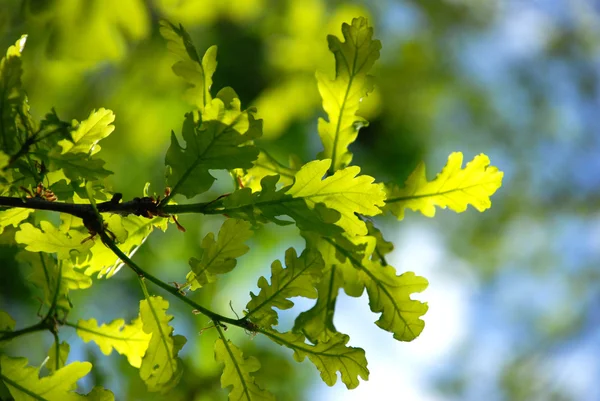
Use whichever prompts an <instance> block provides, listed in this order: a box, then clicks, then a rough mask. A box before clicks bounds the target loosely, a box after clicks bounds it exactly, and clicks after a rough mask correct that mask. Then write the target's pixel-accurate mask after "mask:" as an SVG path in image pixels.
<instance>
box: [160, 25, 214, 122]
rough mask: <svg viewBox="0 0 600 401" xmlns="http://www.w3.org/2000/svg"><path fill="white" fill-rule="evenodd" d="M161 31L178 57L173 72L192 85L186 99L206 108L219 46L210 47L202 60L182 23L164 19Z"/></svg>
mask: <svg viewBox="0 0 600 401" xmlns="http://www.w3.org/2000/svg"><path fill="white" fill-rule="evenodd" d="M160 33H161V35H162V36H163V37H164V38H165V39H166V40H167V48H168V49H169V50H170V51H171V52H173V53H174V54H175V55H176V56H177V58H178V61H177V62H176V63H175V64H173V67H172V68H173V72H174V73H175V75H177V76H179V77H181V78H183V80H185V82H186V83H187V84H188V85H189V86H190V88H189V89H188V90H187V91H186V96H185V97H186V100H187V101H188V102H189V103H190V104H192V105H193V106H195V107H197V108H198V110H201V111H202V110H204V106H206V105H207V104H209V103H210V102H211V100H212V97H211V95H210V87H211V86H212V76H213V74H214V73H215V70H216V69H217V46H211V47H209V48H208V50H207V51H206V53H205V54H204V57H202V61H200V57H199V56H198V52H197V51H196V48H195V47H194V44H193V43H192V39H191V37H190V35H189V34H188V33H187V32H186V30H185V29H184V28H183V27H182V26H181V25H179V26H175V25H173V24H172V23H170V22H168V21H164V20H163V21H161V22H160Z"/></svg>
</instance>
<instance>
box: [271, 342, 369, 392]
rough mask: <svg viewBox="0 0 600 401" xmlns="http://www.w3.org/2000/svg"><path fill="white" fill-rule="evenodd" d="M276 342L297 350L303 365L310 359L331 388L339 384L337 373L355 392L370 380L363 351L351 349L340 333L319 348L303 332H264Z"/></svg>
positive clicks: (298, 358) (298, 359)
mask: <svg viewBox="0 0 600 401" xmlns="http://www.w3.org/2000/svg"><path fill="white" fill-rule="evenodd" d="M261 333H263V334H265V335H266V336H268V337H269V338H271V339H272V340H273V341H275V342H276V343H278V344H280V345H283V346H285V347H287V348H290V349H292V350H294V359H295V360H296V361H298V362H302V361H303V360H304V358H306V357H308V359H309V360H310V361H311V362H312V363H313V364H314V365H315V366H316V367H317V369H318V370H319V372H321V379H322V380H323V381H324V382H325V384H327V385H328V386H333V385H334V384H335V382H336V381H337V372H340V374H341V376H342V382H343V383H344V384H345V385H346V387H347V388H348V389H353V388H356V387H357V386H358V384H359V383H360V382H359V380H358V378H359V377H361V378H362V379H363V380H367V379H368V378H369V369H367V358H366V357H365V351H364V350H363V349H362V348H354V347H348V346H347V345H346V344H347V343H348V340H350V337H348V336H347V335H345V334H341V333H336V334H334V335H332V336H331V338H330V339H329V340H328V341H326V342H325V341H323V342H319V343H318V344H316V345H311V344H307V343H306V342H305V338H304V335H303V334H302V333H293V332H287V333H278V332H276V331H266V330H265V331H261Z"/></svg>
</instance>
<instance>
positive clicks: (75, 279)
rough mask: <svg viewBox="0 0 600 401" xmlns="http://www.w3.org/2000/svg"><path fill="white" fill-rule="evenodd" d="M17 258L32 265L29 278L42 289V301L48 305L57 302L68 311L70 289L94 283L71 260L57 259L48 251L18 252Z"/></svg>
mask: <svg viewBox="0 0 600 401" xmlns="http://www.w3.org/2000/svg"><path fill="white" fill-rule="evenodd" d="M17 260H19V261H21V262H25V263H28V264H29V265H30V266H31V268H32V270H31V273H30V275H29V276H28V280H29V282H31V283H32V284H33V285H35V286H36V287H38V288H40V289H41V290H42V293H43V297H42V301H43V303H44V305H46V306H51V305H52V304H53V303H56V306H57V307H59V308H61V309H63V310H66V311H68V310H70V309H71V302H70V301H69V297H68V294H69V290H79V289H86V288H89V287H90V286H91V285H92V279H91V278H90V277H88V276H86V275H85V274H83V273H80V272H78V271H76V270H74V269H73V266H72V264H71V263H70V262H68V261H65V260H60V261H56V259H55V258H54V257H52V255H49V254H47V253H31V252H21V253H19V254H17ZM59 280H60V281H59Z"/></svg>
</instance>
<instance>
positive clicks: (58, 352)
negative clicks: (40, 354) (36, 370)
mask: <svg viewBox="0 0 600 401" xmlns="http://www.w3.org/2000/svg"><path fill="white" fill-rule="evenodd" d="M70 349H71V347H70V346H69V343H66V342H64V341H63V342H62V343H60V344H57V343H56V342H54V343H52V345H51V346H50V351H48V360H47V361H46V368H47V369H48V371H49V372H50V374H54V373H55V372H56V371H57V370H59V369H62V368H63V367H64V366H65V364H66V363H67V358H68V357H69V351H70Z"/></svg>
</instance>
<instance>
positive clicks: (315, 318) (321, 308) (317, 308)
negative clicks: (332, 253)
mask: <svg viewBox="0 0 600 401" xmlns="http://www.w3.org/2000/svg"><path fill="white" fill-rule="evenodd" d="M343 285H344V280H343V276H342V272H341V270H340V269H339V268H338V267H337V266H335V265H333V266H329V268H327V269H325V270H324V271H323V278H321V281H319V283H317V285H316V289H317V293H318V297H317V302H316V303H315V305H314V306H313V307H312V308H310V309H309V310H307V311H305V312H302V313H300V314H299V315H298V317H297V318H296V320H295V321H294V328H293V331H294V332H295V333H298V332H302V333H303V334H304V335H305V336H306V338H308V339H309V340H310V341H311V342H312V343H314V344H316V343H318V342H323V341H328V340H329V339H330V338H331V337H332V336H333V335H334V334H335V333H337V329H336V328H335V326H334V324H333V316H334V313H335V303H336V301H337V296H338V293H339V291H340V288H342V287H343Z"/></svg>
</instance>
